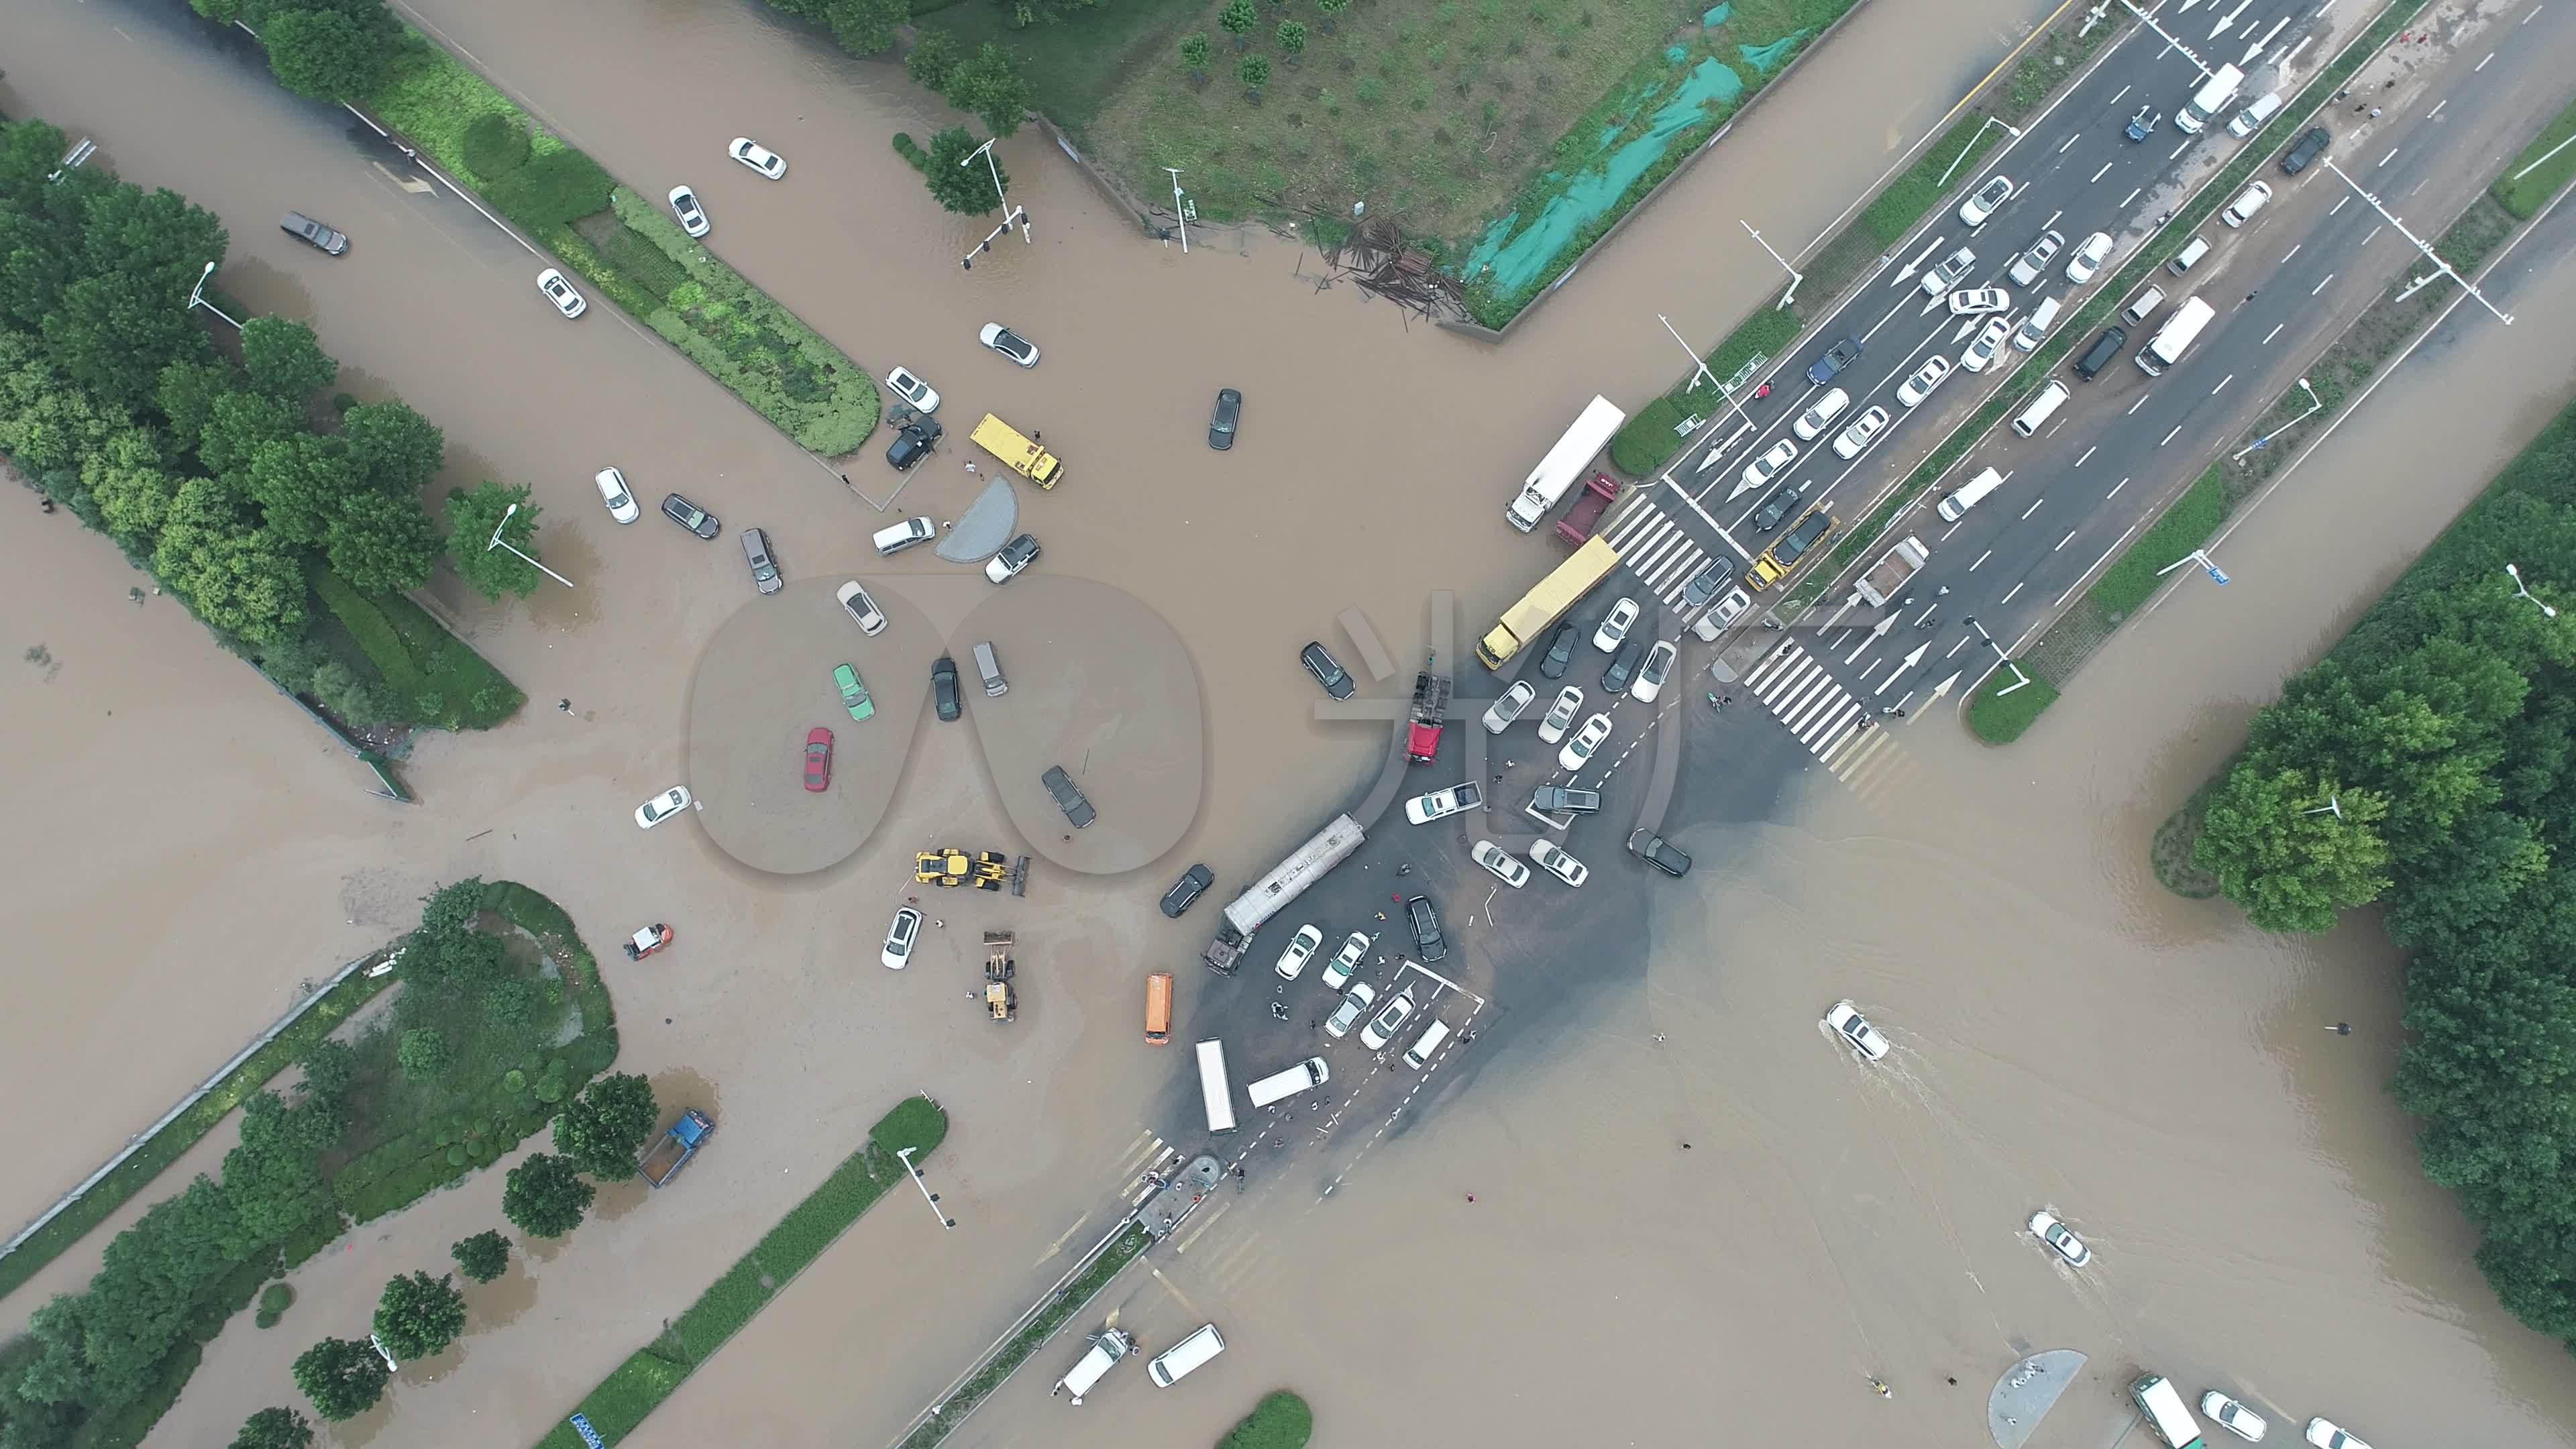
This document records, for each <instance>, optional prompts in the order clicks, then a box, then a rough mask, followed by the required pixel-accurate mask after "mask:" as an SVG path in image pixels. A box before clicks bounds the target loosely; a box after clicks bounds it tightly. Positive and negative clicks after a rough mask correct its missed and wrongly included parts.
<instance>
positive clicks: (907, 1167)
mask: <svg viewBox="0 0 2576 1449" xmlns="http://www.w3.org/2000/svg"><path fill="white" fill-rule="evenodd" d="M920 1150H921V1149H919V1148H917V1147H907V1148H904V1149H903V1150H902V1151H900V1152H897V1153H896V1154H895V1156H897V1157H899V1158H901V1159H903V1170H904V1171H905V1172H908V1173H910V1174H912V1185H913V1186H914V1187H917V1188H920V1189H921V1195H922V1197H923V1198H924V1199H926V1200H927V1201H928V1202H929V1203H930V1215H931V1216H932V1217H935V1218H937V1219H939V1225H940V1226H941V1227H943V1228H953V1227H955V1226H957V1220H956V1219H955V1218H952V1217H950V1216H949V1215H948V1214H947V1213H946V1212H945V1211H944V1210H942V1209H941V1208H940V1206H939V1194H937V1193H935V1192H932V1191H931V1190H930V1186H929V1184H927V1183H925V1182H923V1181H922V1180H921V1169H920V1168H918V1167H915V1166H913V1165H912V1154H914V1153H915V1152H918V1151H920Z"/></svg>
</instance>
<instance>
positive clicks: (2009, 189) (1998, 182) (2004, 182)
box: [1959, 176, 2013, 226]
mask: <svg viewBox="0 0 2576 1449" xmlns="http://www.w3.org/2000/svg"><path fill="white" fill-rule="evenodd" d="M2012 194H2013V184H2012V179H2011V178H2010V177H2006V176H1989V177H1987V178H1986V184H1985V185H1983V186H1980V187H1978V188H1977V189H1976V191H1975V192H1974V193H1973V194H1971V195H1970V196H1969V197H1968V199H1967V200H1965V201H1963V202H1960V203H1959V224H1960V225H1961V226H1984V225H1985V224H1986V218H1987V217H1990V216H1992V215H1994V214H1995V208H1996V207H1999V206H2001V205H2003V204H2004V203H2005V202H2007V201H2010V200H2012Z"/></svg>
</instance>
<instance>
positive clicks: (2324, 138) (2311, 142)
mask: <svg viewBox="0 0 2576 1449" xmlns="http://www.w3.org/2000/svg"><path fill="white" fill-rule="evenodd" d="M2333 140H2334V136H2333V135H2332V134H2331V133H2329V132H2328V131H2327V130H2326V128H2325V127H2323V126H2316V127H2313V128H2311V129H2310V130H2309V131H2308V133H2307V134H2306V135H2304V136H2301V137H2300V138H2299V139H2298V140H2296V141H2293V142H2291V143H2290V149H2289V150H2288V151H2286V152H2284V153H2282V156H2281V174H2282V175H2284V176H2296V175H2298V174H2299V173H2300V172H2302V171H2305V170H2307V169H2308V163H2309V162H2311V161H2314V160H2315V159H2317V158H2318V157H2319V156H2322V155H2324V154H2325V153H2326V146H2327V144H2328V143H2329V142H2331V141H2333Z"/></svg>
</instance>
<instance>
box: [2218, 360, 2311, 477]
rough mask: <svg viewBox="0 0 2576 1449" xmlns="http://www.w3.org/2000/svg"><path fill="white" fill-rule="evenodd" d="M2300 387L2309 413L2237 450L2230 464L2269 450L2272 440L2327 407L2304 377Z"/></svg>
mask: <svg viewBox="0 0 2576 1449" xmlns="http://www.w3.org/2000/svg"><path fill="white" fill-rule="evenodd" d="M2299 387H2300V388H2301V390H2303V391H2305V392H2306V393H2307V395H2308V410H2307V412H2303V413H2301V414H2299V415H2298V416H2297V417H2295V418H2292V419H2290V420H2289V421H2288V422H2286V423H2283V424H2281V425H2280V426H2279V427H2277V428H2274V429H2273V430H2272V431H2270V432H2268V433H2265V434H2264V435H2263V436H2261V437H2259V438H2256V439H2255V440H2254V441H2253V442H2250V443H2247V444H2246V445H2245V446H2244V447H2242V448H2239V449H2237V450H2236V456H2234V457H2232V458H2230V459H2228V460H2227V461H2229V462H2231V463H2242V462H2244V461H2245V455H2246V454H2248V453H2251V452H2254V451H2256V450H2257V449H2261V448H2268V447H2270V446H2272V440H2273V439H2274V438H2277V437H2279V436H2281V435H2282V434H2283V433H2286V432H2288V431H2289V430H2290V429H2292V428H2295V427H2297V426H2298V425H2299V424H2301V423H2304V422H2306V421H2307V420H2308V418H2309V417H2310V415H2312V414H2314V413H2315V412H2316V410H2317V409H2319V408H2321V407H2324V406H2325V405H2326V401H2325V399H2324V398H2321V397H2319V396H2317V390H2316V389H2315V388H2312V387H2309V386H2308V380H2307V379H2306V378H2304V377H2303V378H2300V379H2299Z"/></svg>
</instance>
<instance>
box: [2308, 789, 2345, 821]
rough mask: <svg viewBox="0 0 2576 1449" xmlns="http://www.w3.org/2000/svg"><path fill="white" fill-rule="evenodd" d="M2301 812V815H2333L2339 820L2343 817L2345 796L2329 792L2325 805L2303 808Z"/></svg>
mask: <svg viewBox="0 0 2576 1449" xmlns="http://www.w3.org/2000/svg"><path fill="white" fill-rule="evenodd" d="M2299 813H2300V814H2301V815H2332V816H2333V817H2334V818H2336V819H2337V820H2341V819H2342V818H2343V797H2342V796H2340V795H2334V794H2329V795H2327V796H2326V803H2324V804H2323V805H2320V806H2318V807H2317V808H2316V809H2314V810H2302V811H2300V812H2299Z"/></svg>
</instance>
